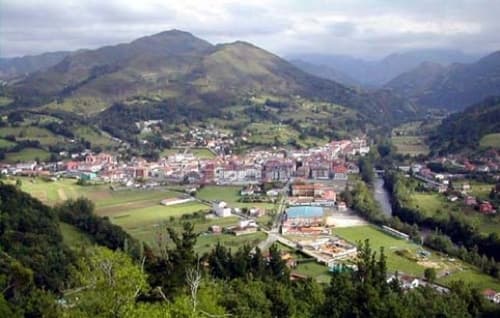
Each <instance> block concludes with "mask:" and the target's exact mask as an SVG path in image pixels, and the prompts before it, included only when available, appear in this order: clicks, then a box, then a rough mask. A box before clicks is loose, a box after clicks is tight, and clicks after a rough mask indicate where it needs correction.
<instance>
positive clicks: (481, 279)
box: [437, 268, 500, 290]
mask: <svg viewBox="0 0 500 318" xmlns="http://www.w3.org/2000/svg"><path fill="white" fill-rule="evenodd" d="M456 280H461V281H463V282H465V283H468V284H471V285H472V286H474V287H476V288H478V289H479V290H484V289H486V288H491V289H494V290H500V280H498V279H495V278H493V277H491V276H489V275H486V274H483V273H481V272H479V271H478V270H476V269H473V268H468V269H464V270H463V271H460V272H456V273H453V274H451V275H449V276H445V277H441V278H439V279H438V280H437V282H438V283H441V284H444V285H446V284H449V283H450V282H452V281H456Z"/></svg>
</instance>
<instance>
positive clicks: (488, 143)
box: [479, 133, 500, 149]
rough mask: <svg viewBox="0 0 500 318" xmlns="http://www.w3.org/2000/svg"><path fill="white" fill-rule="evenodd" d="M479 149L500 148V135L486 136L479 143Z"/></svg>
mask: <svg viewBox="0 0 500 318" xmlns="http://www.w3.org/2000/svg"><path fill="white" fill-rule="evenodd" d="M479 145H480V146H481V147H484V148H486V147H491V148H497V149H498V148H500V133H496V134H488V135H485V136H483V138H481V140H480V141H479Z"/></svg>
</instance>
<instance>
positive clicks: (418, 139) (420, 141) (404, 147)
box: [391, 136, 429, 156]
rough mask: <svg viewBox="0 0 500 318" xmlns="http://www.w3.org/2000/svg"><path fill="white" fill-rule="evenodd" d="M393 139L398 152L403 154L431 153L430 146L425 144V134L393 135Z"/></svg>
mask: <svg viewBox="0 0 500 318" xmlns="http://www.w3.org/2000/svg"><path fill="white" fill-rule="evenodd" d="M391 141H392V143H393V144H394V146H395V147H396V149H397V152H398V153H400V154H403V155H406V154H408V155H410V156H418V155H427V154H428V153H429V147H428V146H427V145H426V144H425V137H423V136H393V137H392V138H391Z"/></svg>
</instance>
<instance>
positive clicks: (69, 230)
mask: <svg viewBox="0 0 500 318" xmlns="http://www.w3.org/2000/svg"><path fill="white" fill-rule="evenodd" d="M59 228H60V229H61V234H62V236H63V241H64V243H66V244H67V245H68V246H69V247H71V248H75V249H77V248H80V247H85V246H89V245H92V244H93V243H92V239H91V238H90V237H89V236H88V235H87V234H85V233H83V232H81V231H80V230H79V229H77V228H76V227H74V226H73V225H71V224H67V223H64V222H61V223H59Z"/></svg>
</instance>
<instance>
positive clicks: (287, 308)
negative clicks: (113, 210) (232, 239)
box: [0, 184, 500, 318]
mask: <svg viewBox="0 0 500 318" xmlns="http://www.w3.org/2000/svg"><path fill="white" fill-rule="evenodd" d="M92 208H93V207H92V206H91V205H89V202H88V201H86V200H83V199H79V200H72V201H69V202H66V203H64V204H62V205H60V206H58V207H57V208H55V209H52V208H50V207H47V206H45V205H44V204H42V203H41V202H40V201H38V200H36V199H33V198H31V197H30V196H29V195H27V194H25V193H22V192H21V191H20V190H19V189H17V188H16V187H14V186H10V185H8V186H7V185H3V184H0V211H1V217H0V243H1V245H0V290H2V293H1V294H0V316H2V317H158V318H159V317H176V318H178V317H180V318H183V317H186V318H188V317H189V318H192V317H225V316H233V317H496V316H498V314H499V313H500V312H499V311H498V307H494V306H492V305H490V304H489V303H487V302H486V300H485V299H484V298H483V297H482V296H481V295H480V293H479V291H478V290H476V289H471V288H469V287H467V286H465V285H463V284H454V285H452V286H451V287H450V290H449V292H447V293H439V292H437V291H435V290H433V289H432V288H429V287H419V288H416V289H414V290H410V291H403V290H402V289H401V286H400V284H399V283H398V279H394V280H392V281H390V282H388V280H387V277H388V272H387V266H386V257H385V256H384V251H383V250H380V252H379V253H375V252H374V251H372V249H371V248H370V245H369V242H368V241H365V242H364V243H362V244H360V246H359V249H358V250H359V252H358V257H357V258H356V264H355V265H356V266H357V270H353V271H344V272H340V273H333V274H332V280H331V283H330V284H325V285H323V284H319V283H317V282H315V281H313V280H311V279H301V280H297V281H292V280H290V270H289V269H288V267H287V266H286V264H285V262H284V260H283V258H282V255H281V252H280V250H279V248H278V247H277V246H276V245H273V246H271V248H270V249H269V252H268V253H267V252H262V251H260V250H259V249H258V248H255V249H253V248H251V247H250V246H244V247H242V248H240V249H238V250H237V251H232V250H230V249H227V248H226V247H224V246H223V245H221V244H216V246H215V247H214V249H213V250H212V251H210V252H208V253H206V254H203V255H199V254H197V253H196V252H195V245H196V241H197V236H198V234H197V233H196V232H195V231H194V226H193V225H192V224H190V223H184V225H183V229H182V232H177V231H176V230H174V229H173V228H170V227H169V226H168V225H164V226H161V227H160V228H159V229H158V233H157V234H158V235H157V238H156V246H154V248H152V247H150V246H145V247H144V249H143V250H141V253H140V255H138V256H139V257H137V258H136V257H133V256H131V255H130V254H129V253H125V252H124V251H122V249H121V248H117V249H116V250H114V251H113V250H110V249H108V248H106V247H96V246H88V247H85V248H82V249H79V250H74V251H71V250H69V249H68V248H67V247H66V246H65V244H64V243H63V241H62V236H61V233H60V231H59V228H58V223H59V219H58V214H59V215H61V219H63V220H65V221H67V222H70V223H72V224H74V225H76V226H77V227H79V228H80V229H84V230H85V231H86V232H87V233H89V234H91V235H90V236H92V237H94V240H96V237H99V235H101V237H103V238H108V239H109V240H110V241H111V242H114V243H113V244H109V242H108V243H106V244H108V245H109V246H110V247H117V246H118V245H120V243H125V242H126V238H123V237H122V238H123V240H114V239H110V236H112V235H111V234H103V233H101V232H111V233H115V229H114V228H112V227H109V226H102V225H100V222H99V221H95V220H93V217H91V216H89V215H92V214H91V211H92ZM79 214H83V216H82V217H79V216H78V215H79ZM92 228H101V230H100V231H94V230H91V229H92ZM118 236H119V237H120V235H118ZM124 245H126V244H124ZM396 277H397V273H396Z"/></svg>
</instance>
